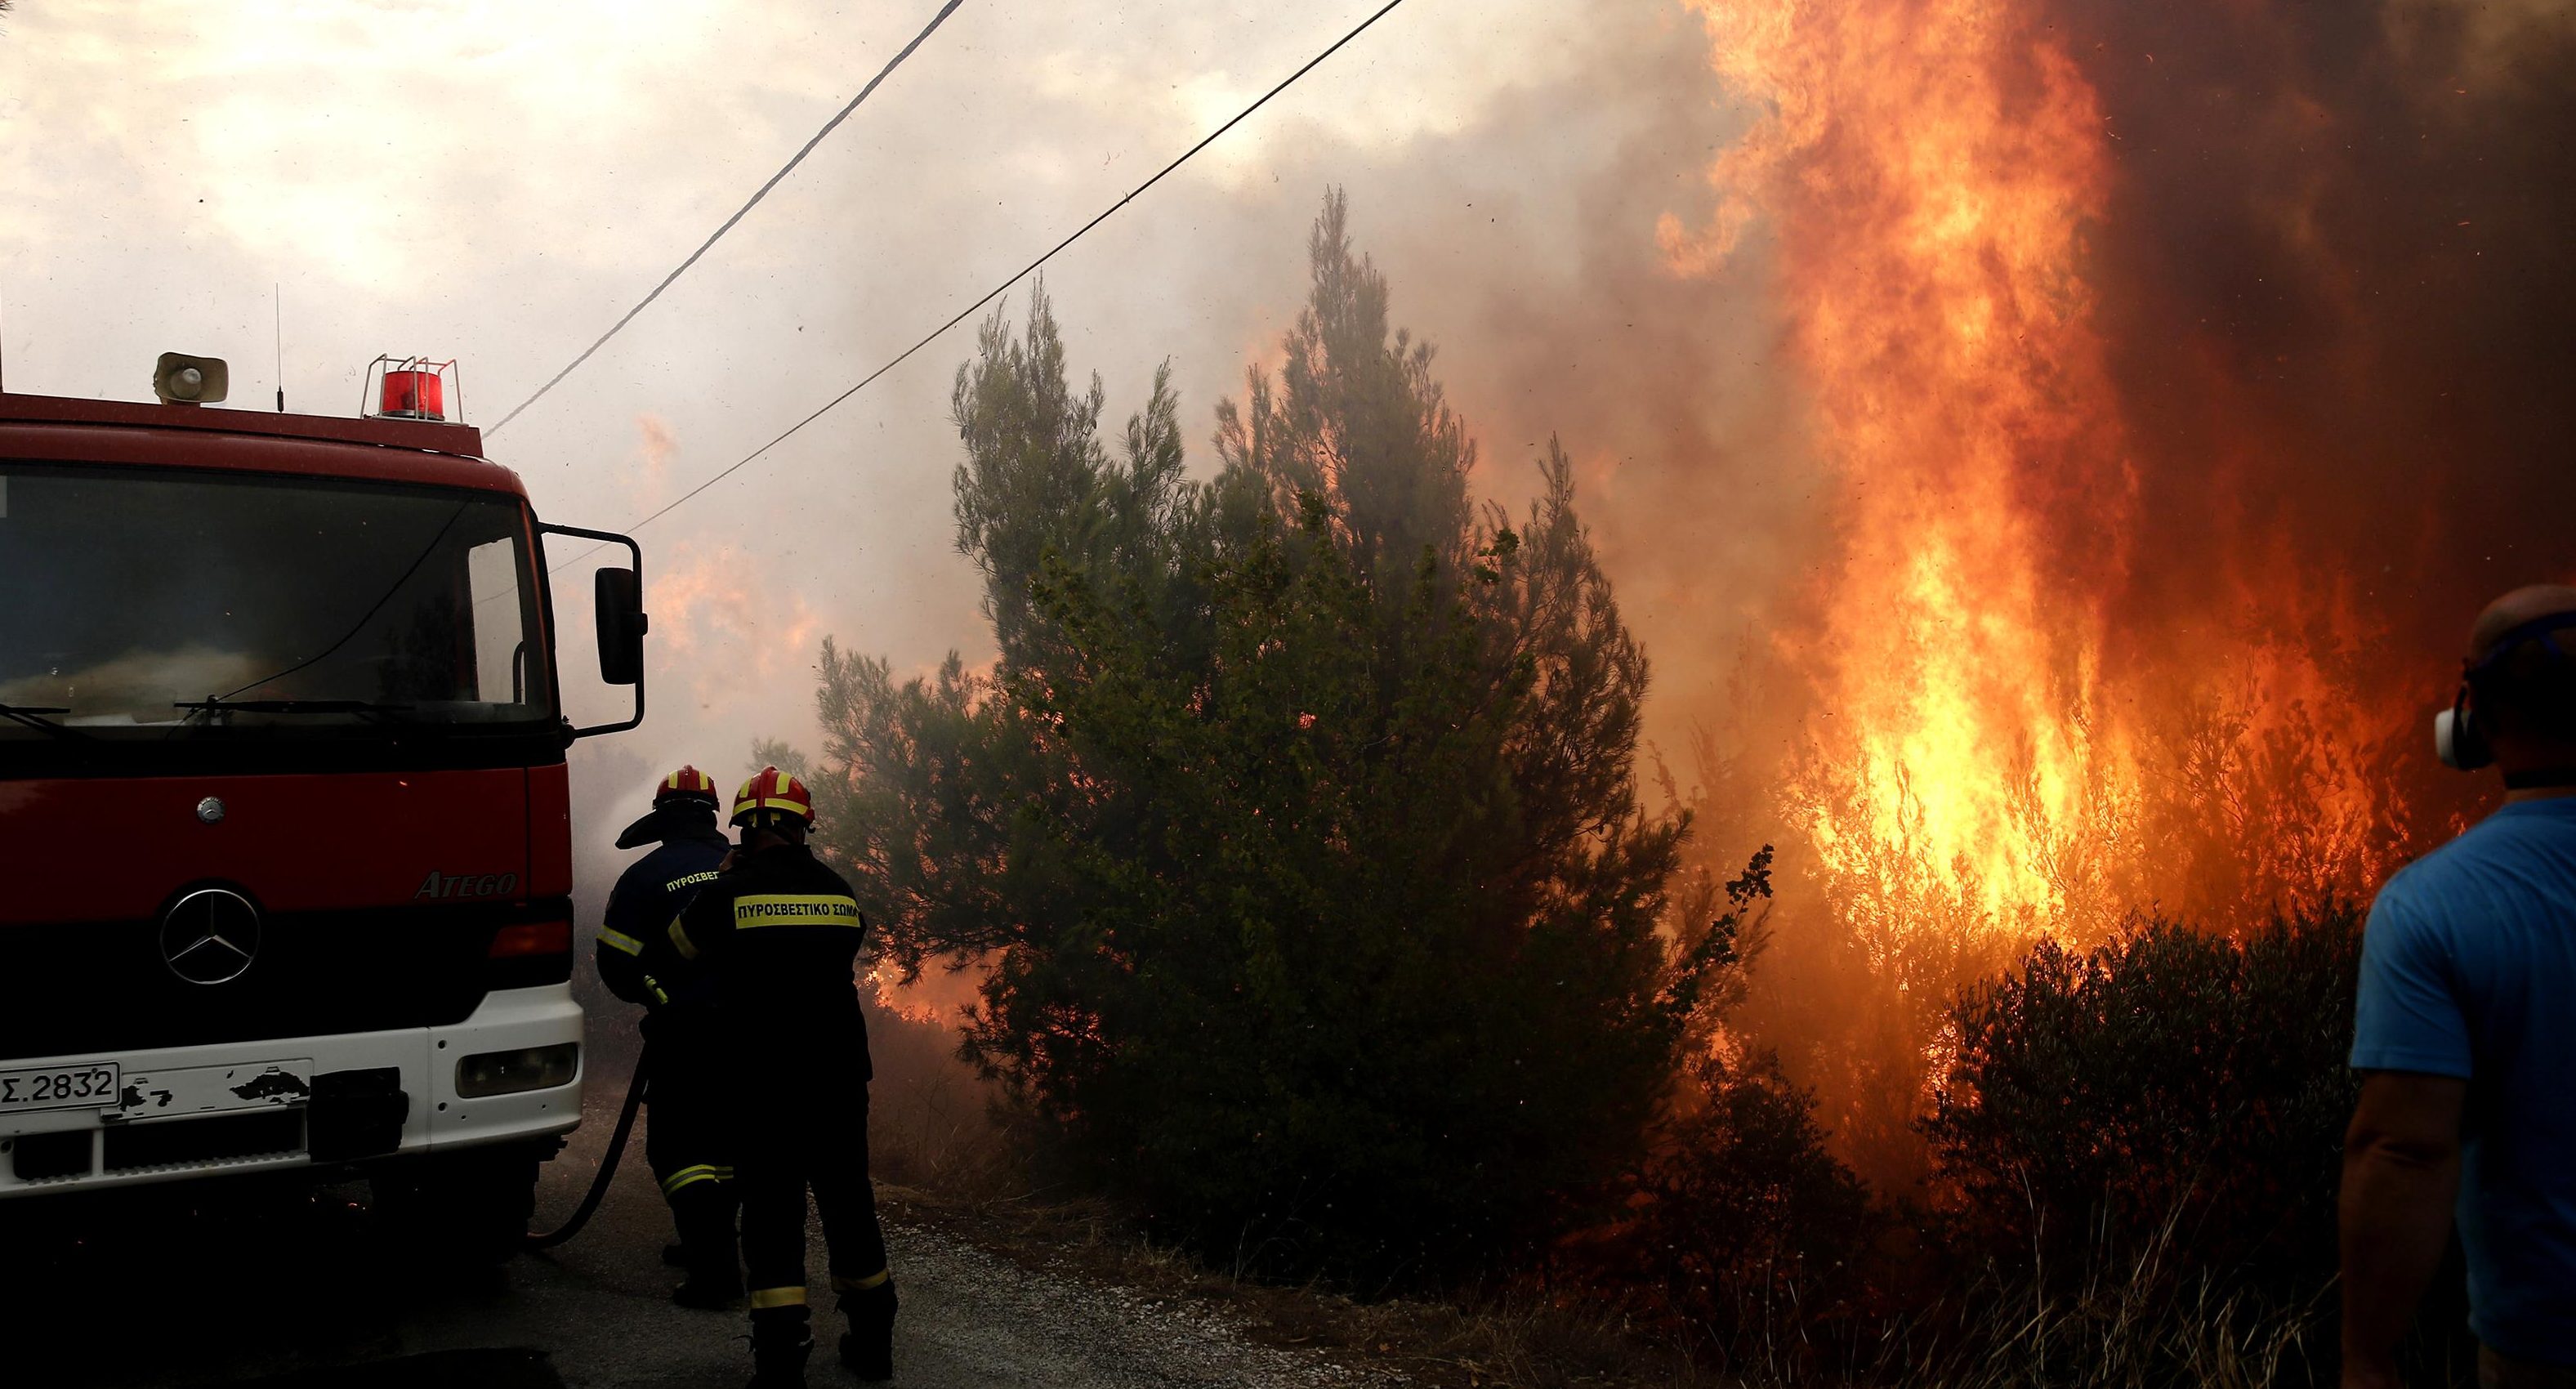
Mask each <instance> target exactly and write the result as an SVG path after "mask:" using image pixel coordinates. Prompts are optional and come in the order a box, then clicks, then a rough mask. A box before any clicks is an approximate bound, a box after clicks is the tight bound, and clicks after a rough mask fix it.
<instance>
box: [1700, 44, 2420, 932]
mask: <svg viewBox="0 0 2576 1389" xmlns="http://www.w3.org/2000/svg"><path fill="white" fill-rule="evenodd" d="M1684 3H1685V4H1687V5H1688V6H1689V7H1690V8H1692V9H1694V10H1697V11H1699V12H1700V14H1701V15H1702V17H1703V19H1704V21H1705V23H1706V26H1707V29H1708V32H1709V34H1710V37H1711V39H1712V40H1713V43H1712V46H1711V47H1712V53H1713V55H1714V56H1713V63H1714V66H1715V68H1716V72H1717V75H1718V76H1719V77H1720V78H1721V79H1722V81H1723V83H1724V85H1725V89H1726V90H1727V91H1728V92H1729V93H1730V94H1731V95H1733V96H1735V97H1737V98H1739V99H1741V100H1743V101H1744V102H1746V103H1747V104H1748V105H1749V106H1750V107H1751V108H1752V110H1753V111H1754V112H1755V113H1756V115H1755V121H1754V124H1753V125H1752V127H1751V129H1750V130H1749V132H1748V134H1747V135H1746V137H1745V138H1744V139H1743V140H1742V141H1741V142H1740V143H1738V144H1736V145H1734V146H1732V147H1731V148H1730V149H1728V150H1727V151H1726V152H1725V153H1724V154H1723V155H1721V156H1720V158H1719V159H1718V160H1717V162H1716V163H1715V164H1714V166H1713V167H1712V169H1711V179H1712V182H1713V184H1714V185H1715V187H1716V189H1717V192H1718V195H1719V199H1720V201H1719V206H1718V210H1717V213H1716V215H1715V217H1714V218H1713V219H1712V220H1711V221H1710V222H1709V223H1708V224H1707V225H1705V226H1703V227H1701V228H1698V229H1695V230H1694V229H1688V228H1685V227H1684V226H1683V225H1682V224H1681V223H1680V222H1678V221H1677V220H1676V219H1673V218H1670V217H1667V218H1666V219H1665V220H1664V223H1663V225H1662V227H1661V229H1660V232H1661V240H1662V244H1663V247H1664V251H1665V253H1666V256H1667V258H1668V260H1669V262H1670V263H1671V264H1672V265H1673V267H1674V268H1675V269H1676V270H1678V271H1680V272H1681V273H1684V274H1708V273H1714V272H1717V271H1719V270H1720V269H1721V268H1724V267H1727V266H1729V265H1735V264H1743V263H1746V262H1758V263H1761V264H1765V265H1768V266H1770V267H1771V268H1772V271H1773V274H1774V276H1775V279H1776V284H1777V286H1778V292H1779V293H1780V295H1781V296H1782V299H1783V302H1782V304H1781V308H1782V311H1783V314H1784V318H1785V321H1786V322H1787V323H1788V325H1789V330H1788V331H1789V342H1790V346H1791V348H1792V350H1793V352H1794V354H1795V360H1796V363H1797V366H1798V368H1799V374H1800V377H1801V380H1802V383H1803V385H1804V387H1805V390H1806V392H1807V397H1808V401H1807V405H1808V409H1809V411H1810V412H1811V415H1812V421H1813V429H1814V433H1815V437H1816V440H1817V449H1818V452H1819V455H1820V458H1821V460H1822V461H1823V463H1824V464H1825V465H1826V466H1827V467H1828V468H1830V469H1831V471H1832V474H1833V477H1834V480H1835V486H1836V487H1837V489H1838V502H1837V506H1836V515H1837V524H1838V533H1839V541H1840V545H1839V554H1838V556H1837V557H1836V558H1835V560H1834V561H1833V562H1831V563H1830V564H1828V565H1827V566H1825V567H1824V568H1823V569H1822V570H1821V571H1820V576H1819V579H1818V581H1817V587H1816V591H1815V592H1814V593H1812V594H1811V595H1809V611H1810V612H1811V614H1812V616H1811V618H1810V619H1809V620H1808V621H1807V622H1806V623H1804V624H1803V625H1802V626H1801V628H1800V630H1799V631H1798V632H1797V633H1796V635H1794V636H1788V637H1783V638H1781V639H1780V644H1779V649H1778V651H1777V652H1776V653H1775V654H1776V655H1777V656H1778V657H1779V658H1780V659H1781V660H1782V661H1784V662H1785V663H1786V664H1787V665H1788V666H1789V667H1790V668H1792V669H1794V670H1796V671H1797V672H1799V673H1800V674H1801V676H1802V677H1803V684H1804V686H1805V688H1806V689H1807V690H1809V691H1810V692H1811V696H1812V698H1813V700H1814V707H1812V708H1811V709H1810V710H1809V711H1808V719H1807V727H1806V729H1805V730H1804V734H1805V737H1804V749H1805V750H1804V752H1803V754H1802V755H1801V756H1800V757H1799V758H1798V759H1796V762H1795V765H1794V766H1793V767H1792V768H1791V769H1790V771H1789V773H1788V775H1787V776H1786V778H1785V783H1784V789H1783V791H1782V792H1781V797H1782V807H1781V809H1782V813H1783V816H1784V818H1785V819H1786V821H1787V823H1788V827H1789V829H1790V832H1791V833H1792V834H1794V835H1797V836H1799V837H1802V838H1803V839H1804V840H1805V841H1806V843H1805V845H1804V848H1805V850H1806V851H1807V852H1806V854H1805V856H1804V857H1805V859H1806V861H1807V863H1808V864H1809V865H1810V867H1811V871H1812V872H1814V874H1815V875H1816V876H1817V877H1818V878H1819V879H1820V880H1821V882H1822V884H1823V886H1824V888H1825V891H1826V894H1827V896H1828V897H1829V899H1830V900H1831V902H1832V904H1833V909H1834V910H1835V911H1836V912H1837V913H1838V914H1840V915H1841V916H1842V917H1843V918H1844V920H1845V922H1846V923H1847V924H1848V925H1849V926H1851V927H1852V928H1853V930H1854V932H1855V933H1856V934H1857V935H1858V936H1859V938H1861V939H1862V940H1863V941H1864V943H1865V944H1866V946H1867V948H1868V949H1869V951H1870V953H1871V954H1872V955H1873V956H1874V957H1879V958H1881V959H1885V958H1887V957H1891V956H1894V955H1897V954H1900V953H1902V952H1903V951H1904V950H1905V949H1906V947H1907V946H1908V945H1909V943H1919V938H1920V937H1922V936H1923V935H1925V934H1926V933H1934V932H1937V933H1939V934H1942V935H1944V936H1945V937H1947V938H1949V940H1950V943H1951V944H1953V945H1956V944H1958V943H1959V938H1960V937H1962V936H1966V937H1972V938H1974V937H1984V938H1990V940H1991V941H1993V942H1998V943H2000V942H2010V941H2017V940H2021V939H2027V938H2028V936H2029V935H2030V934H2032V933H2034V932H2038V931H2054V932H2057V933H2060V934H2065V935H2071V936H2075V937H2078V938H2086V937H2091V936H2095V935H2097V934H2098V933H2100V932H2101V931H2103V930H2106V929H2108V927H2109V926H2110V925H2111V924H2113V923H2115V922H2116V921H2118V920H2119V919H2120V918H2121V917H2122V916H2124V915H2125V914H2126V913H2128V912H2130V911H2132V910H2138V909H2143V908H2149V907H2153V906H2156V905H2158V904H2160V903H2161V904H2164V905H2167V906H2169V907H2183V906H2191V907H2198V908H2205V909H2209V910H2212V911H2215V912H2217V913H2219V914H2220V915H2221V916H2222V918H2224V917H2231V916H2240V915H2249V914H2260V913H2262V912H2265V911H2268V910H2270V909H2271V908H2272V907H2274V906H2276V905H2286V906H2292V907H2296V906H2300V905H2306V904H2310V903H2312V902H2314V901H2317V900H2320V899H2322V898H2324V897H2326V896H2328V895H2331V894H2335V893H2338V892H2340V893H2345V894H2349V893H2351V892H2353V891H2355V890H2357V889H2359V888H2361V887H2363V886H2365V885H2366V880H2367V879H2369V878H2370V877H2371V876H2372V875H2374V874H2375V873H2377V872H2378V871H2379V870H2380V868H2381V867H2382V866H2383V864H2384V860H2385V858H2386V857H2387V854H2388V852H2389V847H2388V836H2387V835H2386V834H2384V833H2382V832H2381V830H2382V827H2383V826H2384V825H2385V824H2386V823H2387V822H2388V820H2389V819H2390V818H2391V817H2389V816H2388V815H2387V813H2386V807H2385V806H2384V805H2381V806H2380V807H2379V808H2378V809H2377V810H2376V811H2375V810H2374V808H2373V807H2374V802H2373V796H2374V795H2375V794H2376V793H2377V792H2378V791H2379V790H2380V788H2379V787H2377V786H2376V785H2374V784H2373V780H2372V778H2371V777H2370V776H2369V774H2368V773H2369V769H2368V768H2367V767H2366V766H2364V765H2362V764H2363V762H2364V761H2365V760H2366V759H2365V757H2364V755H2363V754H2362V753H2361V752H2360V751H2359V749H2363V748H2366V747H2368V746H2369V745H2370V737H2371V736H2372V735H2370V734H2367V733H2365V732H2363V731H2362V726H2361V724H2360V723H2359V721H2357V720H2351V719H2349V718H2347V719H2346V721H2344V722H2342V723H2340V724H2337V726H2322V725H2324V724H2335V723H2336V720H2335V718H2334V717H2333V716H2332V715H2329V714H2327V713H2325V712H2323V711H2327V710H2332V709H2337V708H2344V709H2347V710H2348V708H2349V701H2348V700H2344V701H2339V700H2338V699H2337V698H2335V697H2334V696H2335V695H2337V694H2338V693H2339V690H2338V689H2337V688H2336V687H2335V672H2334V666H2335V663H2336V661H2337V659H2338V657H2339V653H2342V652H2348V651H2349V650H2351V649H2352V648H2354V647H2355V646H2357V645H2359V644H2360V643H2363V642H2365V641H2366V640H2368V638H2369V635H2370V634H2369V633H2368V632H2366V631H2363V630H2360V624H2358V623H2357V622H2355V621H2354V620H2353V619H2352V618H2351V617H2350V616H2349V610H2348V608H2347V607H2346V606H2345V605H2343V604H2342V603H2341V602H2340V600H2339V598H2338V596H2337V595H2335V594H2333V593H2331V592H2328V593H2326V594H2324V595H2322V596H2317V595H2312V594H2309V593H2307V592H2305V591H2304V589H2303V585H2302V584H2301V583H2300V582H2299V581H2298V579H2297V578H2296V576H2286V577H2285V576H2282V575H2278V574H2273V575H2269V576H2267V579H2270V580H2280V582H2264V583H2259V584H2258V583H2254V582H2252V581H2250V580H2249V581H2246V582H2244V583H2243V584H2241V585H2240V591H2241V594H2242V599H2241V601H2240V602H2239V603H2238V605H2237V610H2236V611H2234V612H2228V613H2206V612H2204V613H2199V614H2196V615H2194V617H2193V618H2192V620H2190V621H2188V622H2186V621H2185V620H2183V619H2181V618H2179V617H2177V618H2176V619H2174V621H2173V622H2172V623H2171V624H2169V629H2168V630H2163V631H2141V630H2137V629H2136V628H2134V627H2133V626H2130V625H2126V624H2130V623H2133V622H2134V621H2135V617H2134V614H2131V613H2127V612H2125V611H2123V610H2122V609H2121V607H2120V606H2119V604H2118V603H2117V599H2118V597H2119V595H2120V594H2121V593H2122V592H2123V589H2124V586H2125V585H2126V583H2127V581H2128V579H2129V576H2130V569H2131V566H2132V564H2133V562H2134V561H2135V559H2136V557H2135V556H2134V555H2132V554H2131V553H2130V550H2129V544H2130V541H2129V537H2130V536H2132V535H2133V534H2134V533H2135V532H2136V530H2137V527H2136V525H2135V522H2136V520H2137V509H2138V508H2139V506H2140V504H2141V503H2140V489H2139V487H2138V480H2137V476H2136V474H2135V472H2134V471H2133V469H2134V467H2135V465H2134V463H2133V461H2132V459H2131V456H2130V453H2129V449H2128V445H2127V434H2128V430H2127V428H2126V426H2125V424H2124V422H2123V420H2122V418H2121V413H2120V401H2119V397H2118V392H2117V390H2116V388H2115V386H2114V384H2113V380H2112V372H2111V370H2110V367H2109V358H2108V351H2107V347H2106V344H2105V342H2104V339H2103V336H2102V331H2101V329H2100V327H2099V325H2098V323H2097V314H2096V307H2095V300H2094V293H2093V290H2092V288H2091V286H2089V285H2088V283H2087V281H2086V278H2085V263H2086V257H2085V250H2086V248H2085V238H2086V235H2087V233H2088V229H2089V228H2091V227H2093V226H2095V225H2098V224H2099V222H2100V220H2101V219H2102V218H2103V217H2104V216H2105V215H2106V209H2107V206H2108V201H2109V199H2108V191H2109V189H2110V187H2111V180H2112V175H2113V169H2112V166H2111V164H2110V154H2109V149H2110V141H2109V138H2108V132H2107V131H2106V130H2105V125H2104V117H2103V112H2102V110H2101V106H2100V103H2099V101H2098V99H2097V97H2096V93H2095V91H2094V89H2093V88H2092V87H2091V86H2090V85H2089V84H2088V82H2087V81H2086V79H2085V77H2084V75H2083V73H2082V72H2081V71H2080V70H2079V68H2078V66H2077V64H2076V63H2075V62H2074V61H2073V59H2072V58H2071V57H2070V55H2069V54H2068V53H2067V52H2066V51H2065V49H2064V48H2063V46H2062V43H2061V40H2060V39H2059V38H2058V37H2057V36H2056V31H2055V30H2054V29H2053V28H2052V27H2051V26H2049V25H2048V24H2047V23H2045V21H2044V17H2043V16H2041V15H2039V14H2038V13H2037V11H2038V9H2039V7H2038V6H2037V5H2035V4H2027V3H2015V0H1868V2H1866V3H1854V2H1853V0H1684ZM2250 567H2251V566H2249V568H2250ZM2151 657H2152V658H2154V659H2151ZM2257 821H2259V822H2260V823H2256V822H2257ZM2258 832H2259V833H2258ZM2220 924H2227V923H2226V921H2225V920H2222V921H2221V923H2220Z"/></svg>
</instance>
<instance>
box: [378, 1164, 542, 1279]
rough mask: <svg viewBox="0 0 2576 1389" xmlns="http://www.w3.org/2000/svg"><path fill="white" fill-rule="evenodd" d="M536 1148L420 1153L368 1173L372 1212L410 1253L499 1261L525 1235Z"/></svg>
mask: <svg viewBox="0 0 2576 1389" xmlns="http://www.w3.org/2000/svg"><path fill="white" fill-rule="evenodd" d="M537 1161H538V1154H537V1152H536V1151H535V1150H534V1149H531V1148H526V1147H511V1148H496V1149H487V1150H475V1151H469V1152H463V1153H451V1154H442V1155H439V1156H436V1157H428V1158H422V1159H418V1160H416V1161H413V1162H408V1163H404V1164H402V1165H401V1166H399V1167H393V1168H388V1169H385V1170H383V1171H380V1172H378V1173H377V1174H376V1175H374V1176H373V1177H371V1178H369V1186H370V1187H371V1189H372V1194H373V1196H374V1205H375V1209H376V1213H377V1216H378V1218H379V1219H380V1220H382V1221H383V1222H384V1224H385V1227H386V1229H387V1231H388V1233H390V1234H391V1235H392V1236H393V1237H394V1238H395V1239H396V1240H399V1241H400V1242H402V1243H403V1244H404V1245H406V1246H408V1247H409V1251H410V1252H411V1253H412V1254H414V1255H415V1256H417V1257H419V1258H421V1259H424V1260H428V1261H434V1262H439V1263H449V1264H456V1263H499V1262H501V1261H502V1260H505V1259H507V1258H509V1257H510V1256H511V1255H513V1254H516V1253H518V1252H519V1248H520V1246H521V1245H522V1244H524V1243H525V1242H526V1240H527V1235H528V1218H529V1217H530V1216H531V1215H533V1214H534V1213H535V1211H536V1199H537Z"/></svg>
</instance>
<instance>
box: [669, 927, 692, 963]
mask: <svg viewBox="0 0 2576 1389" xmlns="http://www.w3.org/2000/svg"><path fill="white" fill-rule="evenodd" d="M671 948H672V949H674V950H677V951H679V952H680V958H681V959H683V960H694V959H696V958H698V947H697V945H696V944H695V943H694V942H692V941H691V940H690V939H689V924H688V923H687V922H685V921H682V920H681V919H680V918H678V917H676V916H675V917H672V918H671Z"/></svg>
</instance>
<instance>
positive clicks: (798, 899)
mask: <svg viewBox="0 0 2576 1389" xmlns="http://www.w3.org/2000/svg"><path fill="white" fill-rule="evenodd" d="M668 935H669V939H670V944H671V947H672V949H673V951H674V952H675V953H677V954H678V955H679V956H680V957H681V958H682V959H683V960H686V961H688V962H689V963H691V964H693V965H696V966H699V967H700V968H702V969H704V970H705V971H706V973H707V974H708V975H709V976H710V978H711V979H712V981H713V984H714V989H715V994H716V999H717V1006H718V1008H719V1010H720V1011H721V1014H722V1016H723V1017H724V1018H725V1019H726V1031H727V1033H728V1034H729V1035H730V1037H731V1038H732V1041H733V1043H734V1044H735V1045H736V1046H738V1047H740V1048H742V1049H743V1050H742V1052H741V1053H740V1054H741V1055H742V1056H743V1058H744V1060H745V1061H746V1063H748V1064H750V1065H751V1066H752V1069H753V1071H754V1072H755V1073H770V1074H780V1073H783V1074H788V1075H795V1074H801V1073H805V1072H807V1071H808V1070H809V1069H810V1068H813V1067H816V1066H820V1067H823V1068H825V1069H826V1070H827V1071H828V1072H830V1073H831V1074H834V1075H837V1076H840V1077H843V1078H847V1079H855V1080H857V1081H860V1082H865V1081H866V1080H867V1079H868V1077H869V1075H870V1073H871V1072H870V1067H869V1064H868V1033H867V1020H866V1018H865V1017H864V1016H863V1015H862V1014H861V1013H860V1011H859V991H858V976H857V962H858V954H859V946H860V944H861V943H862V942H863V941H864V940H865V939H866V937H867V921H866V919H865V918H863V917H861V916H860V915H859V904H858V902H857V900H856V899H855V898H854V897H853V896H852V895H851V892H850V885H849V884H848V883H846V882H844V881H842V879H841V875H840V874H838V873H835V872H833V871H832V870H831V868H830V867H828V866H827V865H825V864H824V863H823V862H822V861H820V860H818V859H816V858H815V857H814V854H813V851H812V850H810V849H807V848H806V847H805V846H803V845H801V844H797V845H773V846H771V847H770V848H767V849H763V850H761V851H760V852H758V853H756V854H752V855H750V856H748V857H745V858H741V859H737V860H736V861H735V863H734V866H733V868H732V869H731V871H729V872H726V873H723V874H720V875H718V877H717V878H716V880H715V881H714V882H712V883H709V884H707V886H706V887H705V888H704V889H702V890H701V891H700V892H699V893H698V895H697V896H696V897H695V898H693V899H692V900H691V901H690V902H689V904H688V906H687V907H686V908H685V909H683V910H682V911H681V913H680V915H679V916H678V917H677V918H676V919H675V920H673V921H672V922H671V925H670V930H669V932H668Z"/></svg>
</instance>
